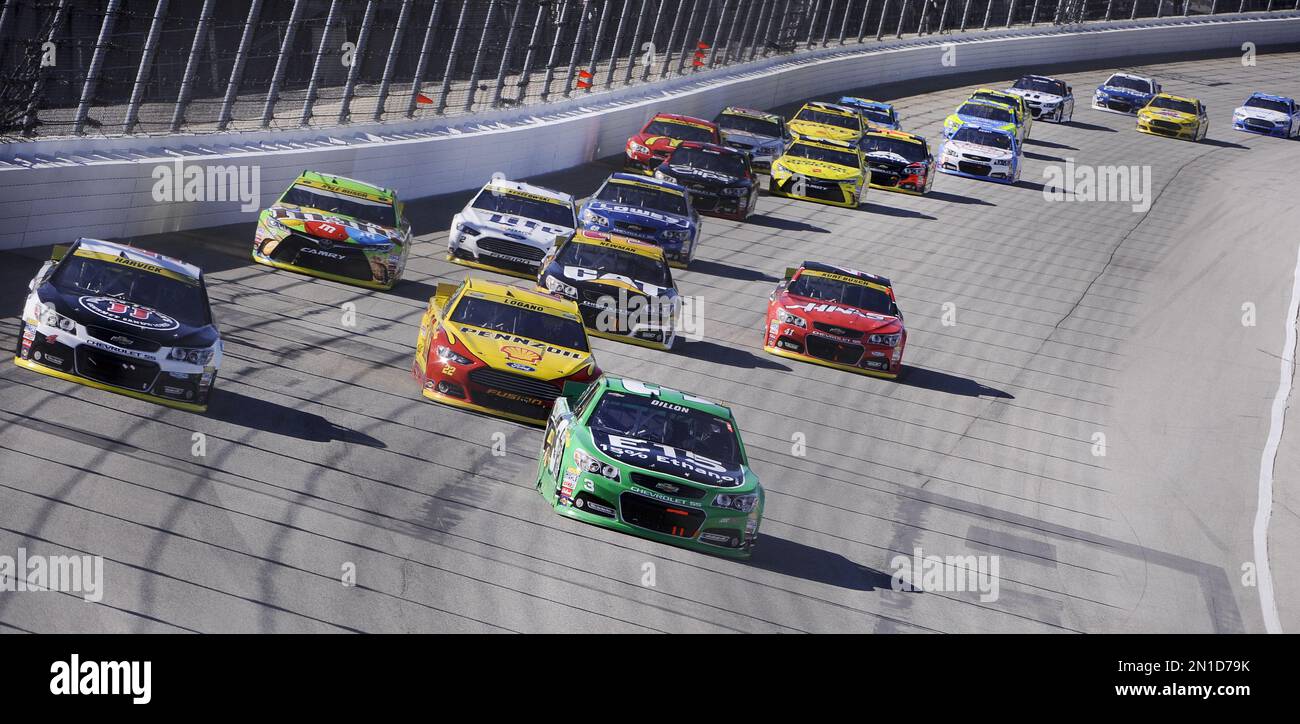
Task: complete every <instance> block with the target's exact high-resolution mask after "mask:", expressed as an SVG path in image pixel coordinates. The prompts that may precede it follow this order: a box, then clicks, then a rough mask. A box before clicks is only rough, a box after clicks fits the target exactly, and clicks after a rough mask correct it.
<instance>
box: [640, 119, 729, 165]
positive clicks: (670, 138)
mask: <svg viewBox="0 0 1300 724" xmlns="http://www.w3.org/2000/svg"><path fill="white" fill-rule="evenodd" d="M682 141H699V142H701V143H717V144H721V143H722V137H721V135H719V133H718V125H717V124H716V123H714V122H712V121H706V120H704V119H701V118H691V117H690V116H675V115H673V114H671V113H656V114H655V116H654V118H651V119H650V122H649V123H646V124H645V128H642V129H641V132H640V133H638V134H636V135H635V136H633V137H631V138H629V139H627V149H626V150H627V157H626V158H625V159H623V168H624V170H627V171H634V172H637V173H643V174H646V175H649V174H652V173H654V172H655V169H657V168H659V167H660V166H662V165H663V163H664V161H667V160H668V157H669V156H671V155H672V152H673V149H675V148H677V144H679V143H681V142H682Z"/></svg>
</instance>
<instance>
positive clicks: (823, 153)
mask: <svg viewBox="0 0 1300 724" xmlns="http://www.w3.org/2000/svg"><path fill="white" fill-rule="evenodd" d="M785 155H787V156H793V157H795V158H808V159H812V160H813V161H821V162H822V163H833V164H835V165H837V166H848V167H849V168H857V166H858V157H857V156H856V155H855V154H852V153H850V152H848V151H841V150H838V149H834V148H821V147H820V146H811V145H809V144H806V143H796V144H793V145H791V146H790V148H789V149H788V150H786V152H785Z"/></svg>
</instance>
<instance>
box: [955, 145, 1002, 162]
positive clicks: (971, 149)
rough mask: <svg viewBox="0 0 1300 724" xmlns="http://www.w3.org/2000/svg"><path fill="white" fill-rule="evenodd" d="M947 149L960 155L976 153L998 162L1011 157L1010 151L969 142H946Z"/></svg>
mask: <svg viewBox="0 0 1300 724" xmlns="http://www.w3.org/2000/svg"><path fill="white" fill-rule="evenodd" d="M947 148H950V149H952V150H954V151H956V152H958V153H961V154H967V153H976V154H979V155H981V156H988V157H989V158H996V159H999V160H1001V159H1010V158H1011V157H1012V154H1011V151H1009V150H1007V149H1005V148H997V147H995V146H982V145H980V144H978V143H971V142H970V141H948V143H947Z"/></svg>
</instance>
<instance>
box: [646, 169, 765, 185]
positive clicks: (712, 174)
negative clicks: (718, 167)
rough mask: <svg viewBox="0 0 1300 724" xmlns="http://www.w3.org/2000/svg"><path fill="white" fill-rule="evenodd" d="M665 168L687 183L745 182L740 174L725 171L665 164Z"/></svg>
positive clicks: (719, 183) (734, 183) (724, 183)
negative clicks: (730, 173) (729, 173)
mask: <svg viewBox="0 0 1300 724" xmlns="http://www.w3.org/2000/svg"><path fill="white" fill-rule="evenodd" d="M663 168H664V169H665V170H666V171H667V172H668V173H670V174H672V175H673V176H674V177H676V178H677V180H678V181H685V182H687V183H695V184H706V185H708V186H738V185H740V184H742V183H744V182H745V179H743V178H740V177H739V176H728V175H727V174H725V173H718V172H717V171H710V170H708V169H704V168H696V167H694V166H682V165H676V166H673V165H670V164H664V166H663Z"/></svg>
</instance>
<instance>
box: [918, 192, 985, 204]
mask: <svg viewBox="0 0 1300 724" xmlns="http://www.w3.org/2000/svg"><path fill="white" fill-rule="evenodd" d="M925 198H927V199H934V200H936V201H947V202H948V203H950V204H970V205H973V206H997V204H995V203H993V202H991V201H985V200H984V199H977V198H975V197H974V196H962V195H961V194H950V193H948V192H947V191H931V192H929V193H927V194H926V195H925Z"/></svg>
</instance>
